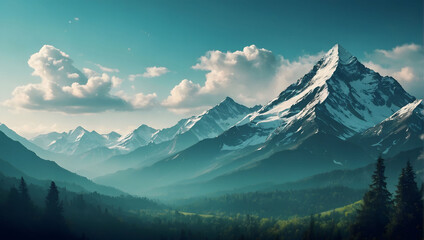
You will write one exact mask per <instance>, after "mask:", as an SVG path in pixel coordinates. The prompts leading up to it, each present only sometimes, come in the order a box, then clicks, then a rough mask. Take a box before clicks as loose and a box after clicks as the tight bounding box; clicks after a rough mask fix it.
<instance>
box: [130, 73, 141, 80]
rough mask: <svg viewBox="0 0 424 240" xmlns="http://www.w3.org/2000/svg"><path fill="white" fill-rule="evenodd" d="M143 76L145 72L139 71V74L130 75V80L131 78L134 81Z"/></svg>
mask: <svg viewBox="0 0 424 240" xmlns="http://www.w3.org/2000/svg"><path fill="white" fill-rule="evenodd" d="M142 76H143V74H141V73H137V74H130V75H128V80H130V81H134V80H135V79H136V78H138V77H142Z"/></svg>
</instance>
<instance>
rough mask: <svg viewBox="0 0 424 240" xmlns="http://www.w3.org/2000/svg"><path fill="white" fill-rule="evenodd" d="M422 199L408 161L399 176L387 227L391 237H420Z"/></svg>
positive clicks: (421, 230)
mask: <svg viewBox="0 0 424 240" xmlns="http://www.w3.org/2000/svg"><path fill="white" fill-rule="evenodd" d="M422 232H423V201H422V196H421V192H420V190H418V186H417V183H416V182H415V173H414V170H413V168H412V166H411V163H410V162H409V161H408V162H407V164H406V167H405V168H404V169H402V173H401V175H400V176H399V183H398V185H397V190H396V196H395V211H394V215H393V218H392V221H391V224H390V227H389V233H390V238H391V239H405V238H406V237H407V238H408V239H411V240H412V239H422V237H423V234H422Z"/></svg>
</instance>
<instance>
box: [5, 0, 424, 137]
mask: <svg viewBox="0 0 424 240" xmlns="http://www.w3.org/2000/svg"><path fill="white" fill-rule="evenodd" d="M336 43H339V44H341V45H342V46H343V47H344V48H345V49H347V50H348V51H349V52H350V53H352V54H353V55H355V56H356V57H357V58H358V59H359V60H360V61H361V62H362V63H364V64H365V65H366V66H367V67H370V68H372V69H373V70H375V71H378V72H379V73H380V74H382V75H390V76H393V77H394V78H395V79H397V80H398V81H399V82H400V83H401V85H402V86H403V87H404V88H405V90H407V91H408V92H409V93H410V94H412V95H414V96H415V97H417V98H423V97H424V72H423V71H424V70H423V67H422V66H424V50H423V2H422V1H421V0H419V1H343V0H339V1H45V0H40V1H20V0H10V1H9V0H1V1H0V52H1V54H0V81H1V88H0V122H1V123H4V124H6V125H7V126H8V127H10V128H12V129H13V130H15V131H16V132H18V133H19V134H21V135H23V136H25V137H28V138H31V137H34V136H36V135H37V134H40V133H46V132H51V131H67V130H70V129H73V128H75V127H77V126H79V125H81V126H83V127H85V128H86V129H88V130H96V131H98V132H100V133H107V132H110V131H117V132H120V133H126V132H129V131H131V130H133V129H134V128H136V127H137V126H139V125H141V124H147V125H149V126H152V127H155V128H164V127H169V126H172V125H173V124H175V123H176V122H177V121H178V120H180V119H181V118H184V117H188V116H191V115H195V114H199V113H201V112H202V111H204V110H206V109H208V108H210V107H211V106H214V105H216V104H218V103H219V102H220V101H221V100H223V99H224V98H225V97H226V96H230V97H232V98H234V99H235V100H236V101H237V102H239V103H242V104H245V105H247V106H253V105H256V104H265V103H266V102H267V101H269V100H271V99H272V98H274V97H276V96H277V95H278V93H280V92H281V91H282V90H284V89H285V88H286V87H287V86H288V85H289V84H291V83H293V82H295V81H296V80H297V79H298V78H300V77H301V76H303V75H304V74H305V73H307V72H308V71H309V70H310V69H311V68H312V66H313V65H314V63H315V62H316V61H318V60H319V58H320V57H322V55H323V54H324V53H325V52H326V51H328V50H329V49H330V48H331V47H332V46H333V45H335V44H336Z"/></svg>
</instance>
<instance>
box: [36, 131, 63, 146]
mask: <svg viewBox="0 0 424 240" xmlns="http://www.w3.org/2000/svg"><path fill="white" fill-rule="evenodd" d="M65 135H66V133H65V132H62V133H58V132H51V133H46V134H41V135H38V136H36V137H34V138H32V139H30V141H31V142H33V143H34V144H36V145H38V146H39V147H41V148H43V149H46V150H47V149H48V148H49V145H50V144H51V143H52V142H54V141H56V140H57V139H59V138H61V137H63V136H65Z"/></svg>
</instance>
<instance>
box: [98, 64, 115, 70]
mask: <svg viewBox="0 0 424 240" xmlns="http://www.w3.org/2000/svg"><path fill="white" fill-rule="evenodd" d="M95 65H96V66H97V67H99V68H100V70H102V71H103V72H119V69H117V68H108V67H104V66H102V65H100V64H95Z"/></svg>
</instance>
